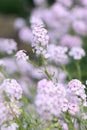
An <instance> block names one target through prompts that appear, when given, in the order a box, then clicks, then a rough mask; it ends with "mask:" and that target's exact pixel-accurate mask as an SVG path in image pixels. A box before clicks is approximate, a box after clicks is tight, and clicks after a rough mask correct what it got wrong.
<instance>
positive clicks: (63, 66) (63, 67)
mask: <svg viewBox="0 0 87 130" xmlns="http://www.w3.org/2000/svg"><path fill="white" fill-rule="evenodd" d="M60 65H61V67H62V69H63V70H64V71H65V72H66V74H67V76H68V78H69V80H71V79H72V77H71V75H70V74H69V72H68V70H67V69H66V67H65V65H63V64H60Z"/></svg>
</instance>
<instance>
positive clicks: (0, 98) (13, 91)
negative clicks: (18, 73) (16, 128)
mask: <svg viewBox="0 0 87 130" xmlns="http://www.w3.org/2000/svg"><path fill="white" fill-rule="evenodd" d="M21 98H22V88H21V86H20V85H19V84H18V83H17V81H16V80H14V79H5V80H4V81H3V83H1V85H0V108H1V109H0V125H2V124H3V123H5V122H7V121H11V120H13V119H14V118H15V116H16V117H17V118H18V117H19V116H20V114H21V110H20V103H19V99H21Z"/></svg>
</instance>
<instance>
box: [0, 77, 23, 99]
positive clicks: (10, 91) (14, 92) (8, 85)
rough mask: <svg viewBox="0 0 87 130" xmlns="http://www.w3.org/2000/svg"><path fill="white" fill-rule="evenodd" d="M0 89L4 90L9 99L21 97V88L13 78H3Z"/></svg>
mask: <svg viewBox="0 0 87 130" xmlns="http://www.w3.org/2000/svg"><path fill="white" fill-rule="evenodd" d="M1 91H2V93H3V91H5V93H6V94H7V96H8V97H9V99H10V100H13V99H17V100H19V99H21V98H22V88H21V86H20V85H19V84H18V83H17V81H16V80H15V79H5V80H4V82H3V83H2V84H1Z"/></svg>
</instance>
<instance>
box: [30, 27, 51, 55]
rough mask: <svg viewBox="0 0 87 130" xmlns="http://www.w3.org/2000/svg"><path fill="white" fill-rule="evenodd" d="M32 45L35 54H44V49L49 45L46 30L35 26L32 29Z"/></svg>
mask: <svg viewBox="0 0 87 130" xmlns="http://www.w3.org/2000/svg"><path fill="white" fill-rule="evenodd" d="M32 33H33V43H32V46H33V47H34V48H35V50H36V53H37V54H40V53H42V54H44V53H46V52H45V51H46V48H47V45H48V43H49V36H48V32H47V30H46V29H45V28H44V27H43V26H42V25H35V26H34V27H33V31H32Z"/></svg>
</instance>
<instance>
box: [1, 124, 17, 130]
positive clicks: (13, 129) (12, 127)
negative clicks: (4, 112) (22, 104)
mask: <svg viewBox="0 0 87 130" xmlns="http://www.w3.org/2000/svg"><path fill="white" fill-rule="evenodd" d="M17 128H18V125H17V124H16V123H12V124H11V125H10V126H7V125H5V124H4V125H2V126H1V130H17Z"/></svg>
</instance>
